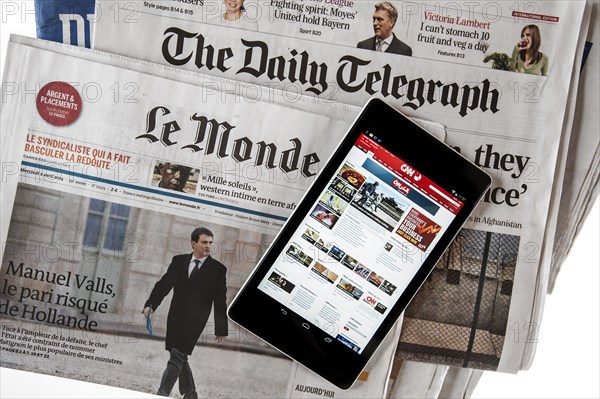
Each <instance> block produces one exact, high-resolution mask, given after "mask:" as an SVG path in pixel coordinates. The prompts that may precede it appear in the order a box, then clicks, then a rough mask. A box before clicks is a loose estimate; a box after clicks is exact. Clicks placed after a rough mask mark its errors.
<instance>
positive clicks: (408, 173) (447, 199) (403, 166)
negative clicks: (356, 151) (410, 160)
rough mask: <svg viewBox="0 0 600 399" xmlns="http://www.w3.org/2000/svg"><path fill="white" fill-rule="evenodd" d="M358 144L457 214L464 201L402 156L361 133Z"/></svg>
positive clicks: (374, 157)
mask: <svg viewBox="0 0 600 399" xmlns="http://www.w3.org/2000/svg"><path fill="white" fill-rule="evenodd" d="M356 146H357V147H359V148H361V149H362V150H364V151H367V152H371V153H373V159H374V160H375V161H377V162H379V163H380V164H382V166H383V167H385V168H387V169H388V170H390V171H391V172H392V173H394V174H396V175H398V176H400V177H402V178H403V179H404V180H405V181H407V182H409V183H410V184H411V185H413V186H414V187H415V188H416V189H417V190H419V191H420V192H421V193H423V194H425V195H427V196H428V197H429V198H430V199H432V200H434V201H435V202H437V203H438V204H440V205H442V206H443V207H444V208H446V209H448V210H449V211H450V212H452V213H454V214H456V213H458V211H459V210H460V208H462V206H463V203H462V202H461V201H459V200H457V199H455V198H454V197H453V196H452V194H450V193H449V192H447V191H446V190H444V189H443V188H442V187H440V186H439V185H437V184H435V183H434V182H433V181H431V180H429V178H427V176H424V175H422V174H421V173H420V172H419V171H417V170H416V169H415V168H413V167H412V166H410V165H409V164H407V163H406V162H404V161H402V160H401V159H400V158H398V157H397V156H395V155H394V154H392V153H391V152H389V151H388V150H386V149H385V148H384V147H383V146H382V145H381V144H378V143H377V142H376V141H375V140H373V139H372V138H370V137H369V136H367V135H366V134H361V135H360V137H359V138H358V141H357V142H356Z"/></svg>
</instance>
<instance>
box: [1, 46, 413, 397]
mask: <svg viewBox="0 0 600 399" xmlns="http://www.w3.org/2000/svg"><path fill="white" fill-rule="evenodd" d="M33 60H35V62H33ZM48 65H54V66H56V67H55V68H47V67H45V66H48ZM42 66H44V67H42ZM125 66H127V67H125ZM157 75H165V76H169V75H172V76H175V75H177V76H180V79H179V80H180V81H177V80H172V79H167V78H164V77H163V78H161V77H158V76H157ZM191 76H192V75H191V74H189V76H186V73H184V72H182V71H178V72H177V73H174V71H173V70H172V69H169V68H166V67H161V66H155V65H151V64H149V63H144V62H137V61H135V60H130V59H126V58H124V57H114V56H113V55H110V54H104V53H99V52H94V51H90V50H85V49H81V48H76V47H71V46H64V45H60V44H56V43H49V42H41V41H37V40H33V39H26V38H20V37H13V38H12V40H11V43H10V44H9V52H8V61H7V68H6V71H5V75H4V83H3V87H2V95H3V105H2V119H1V126H2V131H3V135H2V162H3V165H5V169H4V170H3V174H4V179H3V180H2V192H1V195H2V198H1V199H2V204H3V206H2V214H1V217H2V240H3V242H5V243H6V245H5V246H4V247H3V249H2V259H3V261H2V269H1V272H0V273H1V275H0V320H1V327H2V328H1V337H0V339H1V341H0V345H1V346H2V351H3V355H2V359H1V363H2V366H4V367H12V368H18V369H22V370H27V371H35V372H41V373H51V374H54V375H58V376H63V377H68V378H75V379H80V380H85V381H90V382H96V383H102V384H109V385H115V386H119V387H123V388H128V389H134V390H139V391H143V392H149V393H154V392H156V390H157V388H158V385H159V381H160V377H161V375H162V371H163V370H164V367H165V366H166V363H167V360H168V353H167V352H166V351H164V348H165V346H164V337H165V333H166V317H167V304H168V303H169V301H170V298H169V297H167V298H166V299H165V301H164V303H163V305H162V306H160V307H158V309H157V311H156V312H155V313H154V315H153V337H150V336H149V333H148V331H147V330H146V323H145V321H144V318H143V316H142V315H141V313H140V312H141V309H142V308H143V306H144V302H145V300H146V298H147V297H148V296H149V293H150V291H151V290H152V287H153V286H154V284H155V282H156V281H157V280H158V279H159V278H160V277H161V275H163V273H164V272H165V270H166V268H167V266H168V265H169V263H170V261H171V258H173V256H174V255H177V254H185V253H190V252H191V249H190V233H191V231H192V230H194V229H195V228H196V227H199V226H202V227H206V228H208V229H210V230H211V231H212V232H213V233H214V247H213V249H214V251H213V255H212V256H213V257H214V258H215V259H217V260H219V261H220V262H221V263H223V264H224V265H225V266H226V268H227V275H226V276H227V294H226V295H227V302H229V301H230V300H231V299H232V297H233V296H234V295H235V294H236V292H237V290H238V289H239V287H240V286H241V285H242V283H243V282H244V281H245V279H246V278H247V276H248V273H249V272H250V271H251V270H252V268H253V267H254V265H255V263H256V261H257V260H258V258H259V257H260V256H261V254H262V252H263V251H264V249H265V248H266V247H267V246H268V245H269V243H270V242H271V240H272V239H273V237H274V235H275V234H276V232H277V231H278V230H279V228H280V227H281V225H282V223H283V222H284V221H285V219H286V217H287V215H288V214H289V213H290V212H291V210H292V209H293V207H294V204H295V203H297V202H298V200H299V199H300V197H301V195H302V194H303V192H304V191H305V189H306V188H307V185H308V184H309V183H310V182H311V181H312V178H313V177H314V175H315V174H316V173H317V171H318V169H319V166H320V165H321V164H322V163H323V162H324V161H325V160H326V159H327V157H328V154H329V153H330V152H331V150H332V149H333V148H334V146H335V145H336V144H337V143H338V141H339V139H340V137H341V135H342V134H343V133H344V132H345V131H346V129H347V128H348V126H349V125H350V123H351V121H352V119H353V118H354V117H355V116H356V114H357V109H356V107H352V106H345V105H340V104H337V103H334V102H330V101H319V102H315V101H314V99H313V98H308V97H300V98H296V99H295V100H294V101H289V98H288V97H286V93H284V92H281V91H277V90H272V89H267V88H258V87H255V86H252V85H247V84H246V85H243V87H244V90H247V92H248V93H250V94H248V95H246V93H243V94H240V93H235V92H229V93H227V92H223V91H219V90H214V86H211V85H209V83H211V82H215V81H217V82H221V83H227V84H230V83H231V82H227V81H226V80H224V79H218V78H211V79H207V78H206V77H202V76H201V75H198V74H193V78H194V80H195V82H196V84H190V83H185V82H183V80H186V79H190V77H191ZM168 93H170V95H165V94H168ZM266 106H268V107H269V111H270V112H268V113H263V112H258V110H259V109H264V107H266ZM282 116H285V117H282ZM309 116H310V118H309ZM311 132H319V140H309V141H310V142H306V140H305V138H306V137H309V135H310V134H311ZM399 139H403V138H402V135H401V132H399ZM216 329H217V327H216V326H215V324H214V323H213V318H212V317H211V318H209V320H208V323H207V325H206V328H205V329H204V332H203V334H202V335H201V337H200V339H199V344H198V346H197V347H196V348H195V352H194V354H193V355H192V356H190V358H189V362H190V367H191V368H192V370H194V375H195V385H196V389H197V390H198V394H199V396H201V397H284V396H285V395H286V393H289V392H294V391H299V392H302V391H307V390H311V389H315V387H312V386H298V385H296V386H290V376H291V375H292V371H293V370H292V367H293V363H292V362H291V361H290V360H288V359H287V358H285V357H284V356H282V355H281V354H280V353H279V352H277V351H275V350H273V349H272V348H270V347H269V346H267V345H266V344H264V343H263V342H262V341H260V340H259V339H257V338H256V337H254V336H252V335H251V334H249V333H247V332H246V331H245V330H242V329H239V328H237V327H236V326H234V325H230V326H229V334H228V337H227V339H226V342H224V343H221V344H217V343H215V339H214V334H215V332H216ZM397 337H398V335H397V334H396V335H394V334H390V337H388V339H391V340H392V342H397ZM394 348H395V345H394V344H390V345H386V347H385V348H384V350H385V351H383V352H380V353H379V354H378V356H380V357H382V356H383V357H384V360H380V361H378V362H377V367H374V368H372V369H368V370H366V373H365V375H364V376H362V379H361V381H359V382H358V383H357V384H355V387H354V388H353V390H355V393H356V395H355V397H366V396H369V397H382V396H384V395H385V392H386V387H387V380H388V377H389V370H390V361H391V359H392V357H393V356H392V355H393V350H394ZM385 359H387V360H385ZM176 390H177V388H175V390H174V391H173V395H177V393H176V392H175V391H176ZM361 392H362V394H361ZM367 392H368V395H367V394H366V393H367ZM325 394H328V395H329V396H331V395H332V394H333V395H335V393H334V392H325Z"/></svg>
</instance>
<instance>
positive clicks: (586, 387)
mask: <svg viewBox="0 0 600 399" xmlns="http://www.w3.org/2000/svg"><path fill="white" fill-rule="evenodd" d="M33 10H34V7H33V1H31V0H28V1H8V0H0V18H1V25H0V42H1V43H0V44H1V58H0V66H1V67H2V70H4V61H5V50H6V44H7V42H8V39H9V34H11V33H18V34H22V35H26V36H32V37H34V36H35V16H34V13H33ZM596 47H600V43H596V44H595V46H594V48H593V50H595V51H598V50H599V49H598V48H596ZM29 62H35V61H34V60H29ZM18 63H19V64H21V63H24V61H18ZM598 131H599V135H600V127H599V129H598ZM0 134H2V132H0ZM599 208H600V206H599V200H598V199H596V202H595V205H594V208H593V210H592V212H591V214H590V215H589V217H588V219H587V221H586V223H585V225H584V226H583V228H582V229H581V231H580V233H579V237H578V239H577V240H576V241H575V244H574V246H573V248H572V250H571V253H570V255H569V257H568V258H567V260H566V261H565V263H564V264H563V266H562V267H563V269H562V272H561V274H560V276H559V278H558V281H557V284H556V288H555V290H554V293H553V294H552V295H550V296H548V297H547V299H546V306H545V313H544V319H543V322H542V325H541V328H540V334H539V344H538V348H537V354H536V358H535V360H534V362H533V365H532V367H531V369H530V370H528V371H522V372H520V373H519V374H517V375H511V374H502V373H491V372H486V373H484V375H483V377H482V379H481V381H480V382H479V384H478V386H477V389H476V390H475V393H474V395H473V397H474V398H600V382H599V378H598V375H599V374H600V368H599V364H600V348H599V341H600V330H599V324H600V321H599V314H600V310H599V304H600V294H599V292H600V275H599V269H600V256H599V254H600V248H599V247H600V214H599ZM129 372H132V373H134V372H135V371H134V370H130V371H129ZM153 397H155V396H153V395H147V394H142V393H138V392H133V391H128V390H124V389H118V388H112V387H107V386H103V385H96V384H89V383H83V382H78V381H73V380H68V379H64V378H57V377H51V376H45V375H40V374H32V373H26V372H22V371H16V370H11V369H5V368H2V369H0V398H2V399H9V398H153Z"/></svg>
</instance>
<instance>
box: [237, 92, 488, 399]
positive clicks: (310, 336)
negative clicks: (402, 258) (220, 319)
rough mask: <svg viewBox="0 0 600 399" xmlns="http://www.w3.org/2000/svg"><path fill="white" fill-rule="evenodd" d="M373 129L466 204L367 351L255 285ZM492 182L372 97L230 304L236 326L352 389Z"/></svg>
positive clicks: (390, 147) (388, 146)
mask: <svg viewBox="0 0 600 399" xmlns="http://www.w3.org/2000/svg"><path fill="white" fill-rule="evenodd" d="M365 132H372V133H374V134H376V135H377V137H378V138H381V139H382V144H385V148H386V149H387V150H389V151H390V152H392V153H393V154H394V155H396V156H397V157H399V158H400V159H401V160H402V161H404V162H406V163H408V164H409V165H411V166H412V167H413V168H415V169H416V170H418V171H419V172H420V173H421V174H422V175H424V176H427V177H428V178H429V179H430V180H431V181H433V182H435V183H436V184H437V185H439V186H441V187H442V188H444V189H445V190H446V191H447V192H451V190H455V191H456V192H457V193H460V195H461V196H462V197H463V198H464V200H463V201H462V202H463V206H462V208H461V209H460V211H459V212H458V214H457V215H456V217H455V218H454V220H453V221H452V222H451V224H450V225H449V226H448V227H447V228H446V229H445V231H444V232H443V233H442V235H441V237H440V239H439V242H438V243H437V245H436V246H435V247H434V248H433V250H431V251H430V253H429V255H428V256H427V258H426V259H425V261H424V262H423V265H422V266H421V267H420V268H419V270H418V271H417V273H416V274H415V276H414V278H413V279H412V280H411V282H410V283H409V284H408V286H407V288H406V289H405V290H404V292H403V293H402V295H401V296H400V298H399V299H398V301H397V303H396V304H395V305H394V306H393V307H392V308H391V309H390V310H389V312H388V314H387V316H386V317H385V319H384V321H383V323H382V324H381V325H380V327H379V328H378V329H377V331H376V332H375V334H374V336H373V338H372V339H371V340H370V341H369V344H368V345H367V346H366V347H365V348H364V350H363V352H362V353H361V354H358V353H356V352H354V351H352V350H351V349H350V348H348V347H347V346H345V345H344V344H342V343H341V342H339V341H338V340H336V339H335V338H331V336H330V335H329V334H327V333H325V332H324V331H323V330H321V329H319V328H318V327H316V326H314V325H313V324H312V323H310V322H309V321H308V320H305V319H303V318H302V317H301V316H299V315H297V314H296V313H294V312H293V311H291V310H290V309H287V308H286V307H285V306H284V305H282V304H281V303H279V302H277V301H276V300H275V299H273V298H271V297H270V296H268V295H267V294H265V293H263V292H262V291H260V290H259V289H258V288H257V287H258V285H259V284H260V282H261V281H262V280H263V278H264V277H265V275H266V273H267V272H268V270H269V269H270V267H271V266H272V264H273V263H274V261H275V260H276V259H277V257H278V255H279V254H280V253H281V252H283V251H285V250H286V249H287V245H288V243H289V241H290V239H291V237H292V235H293V234H294V232H295V230H296V229H297V227H298V226H299V225H300V223H301V222H302V221H303V219H304V217H305V216H306V215H307V214H308V213H309V212H310V211H311V209H312V207H313V204H314V203H315V202H316V201H317V200H318V198H319V196H320V195H321V193H322V191H323V190H324V189H325V187H326V185H327V184H328V183H329V181H330V180H331V178H332V177H333V176H334V175H335V173H336V172H337V171H338V169H339V167H340V166H341V164H342V162H343V160H344V159H345V158H346V155H347V154H348V152H349V151H350V150H351V149H352V147H353V146H354V145H355V143H356V141H357V140H358V138H359V136H360V134H361V133H365ZM490 184H491V178H490V176H489V175H488V174H486V173H485V172H484V171H482V170H481V169H480V168H478V167H477V166H475V165H474V164H472V163H471V162H470V161H468V160H467V159H466V158H464V157H463V156H462V155H460V154H459V153H458V152H456V151H455V150H453V149H452V148H450V147H449V146H447V145H446V144H445V143H443V142H441V141H439V140H438V139H436V138H435V137H433V136H432V135H430V134H429V133H427V132H426V131H424V130H423V129H422V128H421V127H419V126H418V125H416V124H415V123H414V122H412V121H411V120H409V119H408V118H407V117H405V116H404V115H402V114H400V113H399V112H398V111H396V110H395V109H394V108H392V107H390V106H389V105H387V104H385V103H384V102H383V101H381V100H379V99H371V100H370V101H369V102H368V103H367V104H366V105H365V107H364V108H363V111H362V112H361V114H360V115H359V117H358V118H357V119H356V120H355V122H354V124H353V126H352V127H351V128H350V130H349V132H348V133H347V135H346V136H345V138H344V140H343V141H342V143H341V144H340V145H339V147H338V148H337V149H336V151H335V153H334V155H333V156H332V157H331V158H330V159H329V162H328V163H327V164H326V166H325V167H324V169H323V170H322V172H321V173H320V174H319V176H318V177H317V179H316V180H315V182H314V183H313V185H312V186H311V187H310V189H309V190H308V191H307V193H306V194H305V196H304V198H303V199H302V201H301V202H300V204H299V205H298V206H297V208H296V210H295V211H294V213H293V214H292V215H291V216H290V218H289V219H288V221H287V222H286V224H285V226H284V227H283V228H282V230H281V231H280V233H279V235H278V236H277V237H276V238H275V240H274V242H273V244H272V245H271V247H270V248H269V249H268V250H267V252H266V253H265V255H264V256H263V258H262V259H261V260H260V262H259V264H258V266H257V267H256V268H255V270H254V271H253V273H252V275H251V276H250V277H249V279H248V280H247V281H246V284H245V285H244V286H243V287H242V288H241V290H240V292H239V293H238V295H237V296H236V298H235V299H234V300H233V302H232V304H231V305H230V307H229V309H228V315H229V317H230V318H231V320H233V321H234V322H236V323H237V324H239V325H241V326H242V327H244V328H246V329H248V330H249V331H250V332H252V333H253V334H255V335H256V336H258V337H259V338H261V339H263V340H265V341H266V342H268V343H269V344H271V345H272V346H274V347H275V348H276V349H278V350H279V351H281V352H283V353H284V354H286V355H287V356H289V357H291V358H292V359H294V360H296V361H298V362H299V363H301V364H303V365H304V366H306V367H307V368H309V369H311V370H312V371H314V372H315V373H317V374H319V375H320V376H322V377H323V378H325V379H327V380H328V381H330V382H331V383H333V384H334V385H336V386H338V387H340V388H342V389H347V388H349V387H350V386H351V385H352V384H353V383H354V381H355V380H356V378H357V377H358V376H359V374H360V372H361V371H362V369H363V368H364V367H365V365H366V364H367V362H368V360H369V359H370V358H371V356H372V355H373V353H374V352H375V350H376V349H377V347H378V346H379V345H380V344H381V341H383V339H384V338H385V336H386V335H387V333H388V332H389V331H390V330H391V328H392V327H393V325H394V323H395V322H396V320H397V319H398V317H400V315H401V313H402V312H403V311H404V309H405V308H406V307H407V306H408V304H409V302H410V301H411V300H412V298H413V297H414V296H415V294H416V293H417V291H418V289H419V288H420V287H421V285H422V284H423V282H424V281H425V279H426V278H427V276H428V275H429V273H430V272H431V271H432V270H433V267H434V266H435V264H436V262H437V261H438V259H439V258H440V257H441V256H442V254H443V252H444V251H445V250H446V248H447V247H448V245H450V243H451V242H452V240H453V239H454V237H455V236H456V234H457V233H458V231H459V230H460V228H461V227H462V225H463V224H464V223H465V222H466V220H467V218H468V217H469V215H470V214H471V212H472V211H473V210H474V209H475V206H476V205H477V204H478V203H479V201H480V200H481V198H482V197H483V195H484V193H485V191H486V190H487V189H488V188H489V186H490Z"/></svg>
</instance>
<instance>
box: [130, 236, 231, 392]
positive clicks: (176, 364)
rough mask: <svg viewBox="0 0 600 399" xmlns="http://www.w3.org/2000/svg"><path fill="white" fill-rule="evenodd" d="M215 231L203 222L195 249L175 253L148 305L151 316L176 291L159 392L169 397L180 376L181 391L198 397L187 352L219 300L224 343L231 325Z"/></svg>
mask: <svg viewBox="0 0 600 399" xmlns="http://www.w3.org/2000/svg"><path fill="white" fill-rule="evenodd" d="M212 244H213V233H212V232H211V231H210V230H208V229H206V228H204V227H200V228H197V229H195V230H194V231H193V232H192V249H193V251H194V252H193V253H191V254H184V255H177V256H174V257H173V260H172V261H171V264H170V265H169V268H168V269H167V272H166V273H165V274H164V275H163V276H162V278H161V279H160V280H159V281H158V282H157V283H156V284H155V285H154V289H152V293H151V294H150V297H149V298H148V300H147V301H146V304H145V305H144V310H143V312H142V313H143V314H144V316H145V317H146V318H148V317H151V314H152V313H153V312H154V311H155V310H156V308H158V306H159V305H160V304H161V302H162V300H163V299H164V298H165V296H167V295H168V294H169V292H170V291H171V289H172V290H173V299H172V300H171V307H170V308H169V315H168V317H167V339H166V343H165V348H166V349H167V350H168V351H169V353H170V357H169V361H168V363H167V368H166V369H165V371H164V373H163V376H162V380H161V382H160V388H159V389H158V392H157V395H161V396H169V395H170V393H171V390H172V389H173V386H174V385H175V382H176V381H177V380H178V379H179V391H180V393H181V394H182V395H184V396H183V397H184V399H197V398H198V394H197V393H196V386H195V384H194V378H193V376H192V370H191V368H190V365H189V363H188V356H190V355H191V354H192V351H193V350H194V347H195V346H196V342H197V341H198V338H199V337H200V334H202V331H203V330H204V327H205V326H206V323H207V322H208V317H209V316H210V312H211V308H212V307H213V304H214V321H215V340H216V342H218V343H221V342H224V341H225V337H226V336H227V334H228V327H227V313H226V310H227V305H226V296H227V284H226V273H227V268H226V267H225V266H224V265H223V264H222V263H221V262H219V261H217V260H215V259H213V258H212V257H211V256H210V252H211V247H212Z"/></svg>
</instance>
